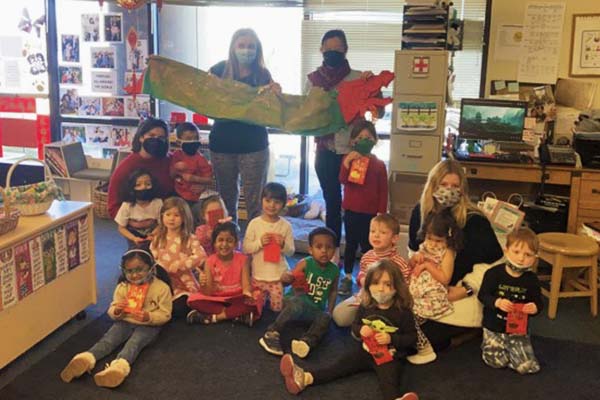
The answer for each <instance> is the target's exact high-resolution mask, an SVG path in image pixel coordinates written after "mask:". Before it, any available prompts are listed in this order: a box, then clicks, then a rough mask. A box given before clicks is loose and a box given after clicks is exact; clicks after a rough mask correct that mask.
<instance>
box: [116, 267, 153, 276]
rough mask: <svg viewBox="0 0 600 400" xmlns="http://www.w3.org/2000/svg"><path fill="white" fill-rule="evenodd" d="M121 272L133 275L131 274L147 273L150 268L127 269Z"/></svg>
mask: <svg viewBox="0 0 600 400" xmlns="http://www.w3.org/2000/svg"><path fill="white" fill-rule="evenodd" d="M121 271H123V273H124V274H125V275H133V274H139V273H142V272H148V271H150V268H148V267H137V268H129V269H126V268H121Z"/></svg>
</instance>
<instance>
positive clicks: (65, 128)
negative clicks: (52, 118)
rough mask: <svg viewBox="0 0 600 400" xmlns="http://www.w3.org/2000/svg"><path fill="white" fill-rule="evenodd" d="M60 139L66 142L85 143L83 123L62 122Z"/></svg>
mask: <svg viewBox="0 0 600 400" xmlns="http://www.w3.org/2000/svg"><path fill="white" fill-rule="evenodd" d="M60 128H61V131H62V141H63V142H67V143H73V142H82V143H85V125H70V124H68V125H67V124H62V126H61V127H60Z"/></svg>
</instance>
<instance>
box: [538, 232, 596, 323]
mask: <svg viewBox="0 0 600 400" xmlns="http://www.w3.org/2000/svg"><path fill="white" fill-rule="evenodd" d="M538 238H539V240H540V251H539V257H540V258H541V259H542V260H544V261H546V262H548V263H550V264H552V274H551V275H542V276H540V277H539V278H540V280H549V281H550V290H549V291H548V290H546V289H545V288H542V293H543V294H544V296H546V297H548V299H549V300H550V306H549V307H548V317H549V318H550V319H554V318H556V310H557V308H558V299H559V298H561V297H588V296H589V297H590V308H591V312H592V315H593V316H594V317H595V316H596V315H597V314H598V267H597V258H598V244H596V242H595V241H594V240H593V239H591V238H589V237H587V236H578V235H573V234H571V233H559V232H548V233H540V234H539V235H538ZM583 268H585V269H586V271H585V274H584V277H581V275H582V274H581V272H582V271H581V269H583ZM563 284H564V287H565V289H570V290H564V291H561V286H562V285H563Z"/></svg>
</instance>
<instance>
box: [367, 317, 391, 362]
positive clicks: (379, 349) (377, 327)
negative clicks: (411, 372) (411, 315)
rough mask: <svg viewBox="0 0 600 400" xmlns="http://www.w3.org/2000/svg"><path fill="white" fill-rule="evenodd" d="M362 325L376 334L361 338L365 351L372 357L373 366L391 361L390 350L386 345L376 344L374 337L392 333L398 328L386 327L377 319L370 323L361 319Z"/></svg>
mask: <svg viewBox="0 0 600 400" xmlns="http://www.w3.org/2000/svg"><path fill="white" fill-rule="evenodd" d="M362 323H363V324H365V325H366V326H368V327H370V328H371V329H373V330H374V331H375V332H376V333H374V334H373V335H371V336H362V340H363V344H364V346H366V348H367V351H368V352H369V353H371V355H372V356H373V359H374V360H375V364H377V365H381V364H385V363H387V362H390V361H392V360H393V359H394V357H393V356H392V353H390V349H389V348H388V346H387V345H386V344H379V343H377V340H376V339H375V335H376V334H377V333H388V334H389V333H394V332H396V331H397V330H398V328H396V327H394V326H387V325H386V324H385V322H383V321H381V320H378V319H376V320H373V321H371V320H368V319H364V318H363V319H362Z"/></svg>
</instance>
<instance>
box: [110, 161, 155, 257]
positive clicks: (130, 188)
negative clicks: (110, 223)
mask: <svg viewBox="0 0 600 400" xmlns="http://www.w3.org/2000/svg"><path fill="white" fill-rule="evenodd" d="M155 188H156V181H155V179H154V178H153V177H152V175H151V174H150V172H148V171H146V170H144V169H137V170H135V171H133V173H132V174H131V175H130V176H129V179H128V181H127V187H126V188H124V189H125V190H123V194H122V197H123V200H124V201H123V203H121V207H119V211H118V212H117V215H116V216H115V222H116V223H117V225H118V226H119V228H118V230H119V233H120V234H121V235H123V237H125V239H127V243H128V245H129V248H134V247H137V246H139V245H141V244H143V243H144V242H149V241H151V240H152V233H153V231H154V229H155V228H156V226H157V225H158V219H159V218H160V208H161V207H162V203H163V202H162V200H161V199H159V198H157V197H156V193H155V190H154V189H155Z"/></svg>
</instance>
